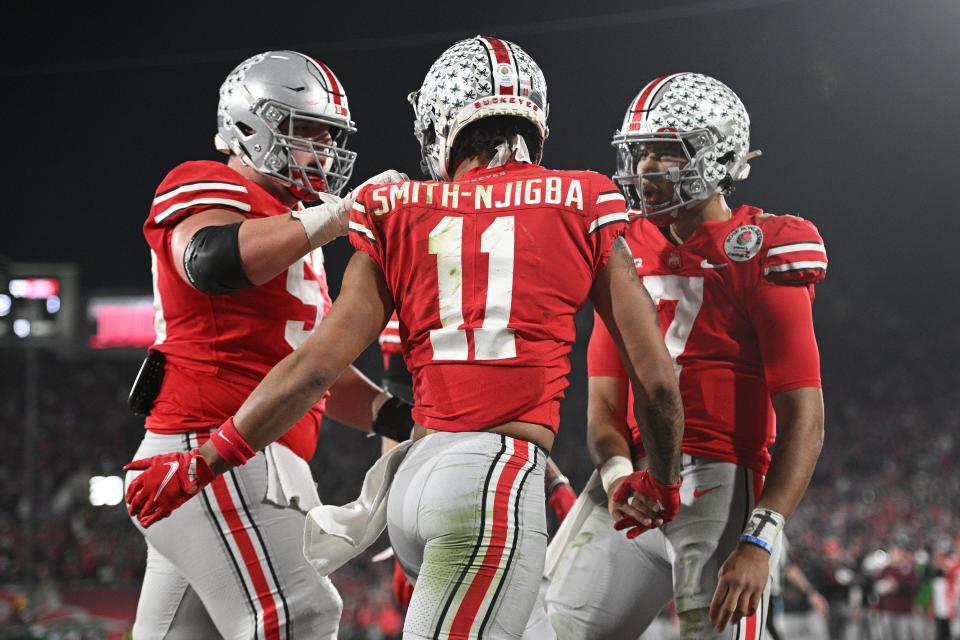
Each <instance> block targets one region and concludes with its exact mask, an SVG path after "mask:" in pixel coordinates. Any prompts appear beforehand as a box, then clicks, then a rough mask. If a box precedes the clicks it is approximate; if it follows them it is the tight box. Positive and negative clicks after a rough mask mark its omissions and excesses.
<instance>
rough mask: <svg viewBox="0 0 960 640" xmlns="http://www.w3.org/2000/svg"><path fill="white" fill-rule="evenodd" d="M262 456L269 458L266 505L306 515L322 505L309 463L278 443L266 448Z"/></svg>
mask: <svg viewBox="0 0 960 640" xmlns="http://www.w3.org/2000/svg"><path fill="white" fill-rule="evenodd" d="M263 455H264V457H265V458H266V459H267V495H266V500H267V502H270V503H272V504H275V505H278V506H281V507H292V508H294V509H299V510H300V511H303V512H304V513H306V512H308V511H310V510H311V509H313V508H315V507H319V506H320V496H319V495H318V494H317V483H316V482H314V481H313V475H312V474H311V473H310V465H308V464H307V461H306V460H304V459H303V458H301V457H300V456H298V455H297V454H295V453H294V452H293V451H291V450H290V449H288V448H287V447H285V446H284V445H282V444H280V443H279V442H274V443H273V444H271V445H269V446H268V447H267V448H266V449H264V450H263Z"/></svg>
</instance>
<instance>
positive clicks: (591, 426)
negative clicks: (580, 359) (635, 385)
mask: <svg viewBox="0 0 960 640" xmlns="http://www.w3.org/2000/svg"><path fill="white" fill-rule="evenodd" d="M626 387H627V381H626V380H624V379H622V378H614V377H607V376H603V377H598V376H591V377H590V381H589V389H590V391H589V397H588V401H587V450H588V451H589V452H590V458H591V460H593V463H594V464H595V465H596V466H597V467H602V466H603V464H604V463H605V462H607V461H608V460H610V459H611V458H614V457H623V458H627V459H628V460H632V457H633V456H632V452H631V451H630V440H629V436H628V435H627V430H626V427H627V413H626V404H627V401H626V395H627V392H626Z"/></svg>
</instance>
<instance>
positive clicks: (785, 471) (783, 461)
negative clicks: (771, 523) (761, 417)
mask: <svg viewBox="0 0 960 640" xmlns="http://www.w3.org/2000/svg"><path fill="white" fill-rule="evenodd" d="M773 406H774V409H775V411H776V414H777V424H778V434H777V445H776V447H775V449H774V453H773V458H772V460H771V461H770V469H769V471H768V472H767V477H766V480H765V482H764V487H763V497H762V498H761V499H760V501H759V503H758V505H757V506H758V507H764V508H767V509H772V510H773V511H776V512H778V513H780V514H781V515H783V516H784V517H785V518H789V517H790V514H792V513H793V511H794V509H796V508H797V505H798V504H799V503H800V500H801V498H803V494H804V492H806V490H807V485H808V484H809V483H810V478H811V477H812V476H813V470H814V468H815V467H816V465H817V459H818V458H819V457H820V449H821V447H822V446H823V395H822V393H821V391H820V389H819V388H816V387H804V388H802V389H795V390H793V391H788V392H785V393H781V394H777V395H776V396H774V397H773Z"/></svg>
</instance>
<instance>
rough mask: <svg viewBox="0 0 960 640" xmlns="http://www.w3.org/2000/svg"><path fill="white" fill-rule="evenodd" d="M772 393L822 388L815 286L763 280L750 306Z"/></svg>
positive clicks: (768, 385) (765, 373)
mask: <svg viewBox="0 0 960 640" xmlns="http://www.w3.org/2000/svg"><path fill="white" fill-rule="evenodd" d="M749 313H750V316H751V318H752V320H753V326H754V329H755V330H756V332H757V339H758V341H759V343H760V353H761V356H762V358H763V369H764V375H765V377H766V380H767V388H768V389H769V390H770V393H771V394H776V393H782V392H784V391H790V390H792V389H799V388H801V387H819V386H820V351H819V349H818V348H817V338H816V335H815V333H814V330H813V285H807V286H782V285H776V284H772V283H770V282H767V281H761V282H760V283H759V284H758V285H757V291H756V295H755V296H754V297H753V300H752V301H751V304H750V305H749Z"/></svg>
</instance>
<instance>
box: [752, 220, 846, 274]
mask: <svg viewBox="0 0 960 640" xmlns="http://www.w3.org/2000/svg"><path fill="white" fill-rule="evenodd" d="M756 220H757V224H758V226H760V228H761V229H762V230H763V236H764V237H763V245H764V247H763V253H762V256H761V264H762V266H763V277H764V278H766V279H767V280H769V281H770V282H773V283H774V284H781V285H787V286H806V285H809V284H813V283H815V282H819V281H820V280H823V278H825V277H826V274H827V262H828V261H827V252H826V248H825V247H824V244H823V238H822V237H821V236H820V232H819V231H818V230H817V227H816V225H814V224H813V223H812V222H810V221H809V220H805V219H803V218H801V217H800V216H794V215H772V214H769V213H762V214H759V215H757V216H756Z"/></svg>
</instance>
